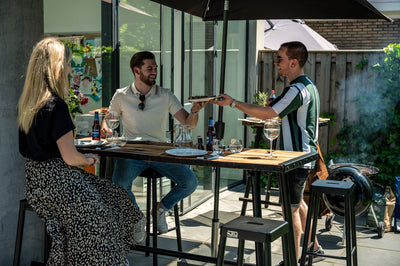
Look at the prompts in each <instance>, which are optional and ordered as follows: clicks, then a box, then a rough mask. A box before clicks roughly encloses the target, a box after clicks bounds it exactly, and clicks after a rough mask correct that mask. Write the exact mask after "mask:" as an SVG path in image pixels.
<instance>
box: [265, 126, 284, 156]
mask: <svg viewBox="0 0 400 266" xmlns="http://www.w3.org/2000/svg"><path fill="white" fill-rule="evenodd" d="M279 132H280V123H279V121H278V120H274V119H267V120H265V123H264V135H265V137H266V138H267V139H269V141H270V145H269V148H270V155H269V156H268V158H272V141H273V140H274V139H276V138H278V136H279Z"/></svg>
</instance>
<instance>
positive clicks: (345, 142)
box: [334, 75, 400, 164]
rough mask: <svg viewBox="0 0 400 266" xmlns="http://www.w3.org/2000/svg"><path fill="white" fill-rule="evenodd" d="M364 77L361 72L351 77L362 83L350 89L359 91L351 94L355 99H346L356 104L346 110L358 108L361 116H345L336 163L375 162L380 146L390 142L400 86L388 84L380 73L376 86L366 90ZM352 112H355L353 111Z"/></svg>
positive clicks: (399, 96)
mask: <svg viewBox="0 0 400 266" xmlns="http://www.w3.org/2000/svg"><path fill="white" fill-rule="evenodd" d="M364 77H365V75H364ZM362 78H363V77H362V76H361V75H360V76H353V77H352V79H354V80H355V81H356V80H357V81H358V82H352V81H351V80H350V81H349V84H360V85H359V87H358V88H356V87H352V88H350V89H351V90H355V91H358V92H359V93H357V95H355V94H354V93H353V92H354V91H353V92H352V93H351V94H352V95H354V96H353V99H346V101H345V102H346V103H348V102H352V103H354V106H347V107H346V108H345V109H347V110H349V109H350V108H356V110H357V112H358V115H359V119H358V121H357V119H354V117H345V118H344V121H343V122H344V127H343V128H342V130H341V132H340V133H339V134H338V136H337V137H338V140H339V152H337V153H336V155H337V156H336V158H334V162H335V163H361V164H372V163H373V162H374V161H376V160H377V159H379V158H378V157H379V155H380V154H379V153H378V152H377V150H378V149H379V147H380V146H381V145H388V144H387V139H388V137H389V136H387V134H388V130H389V129H390V127H391V126H392V124H393V120H394V114H395V109H396V106H398V105H399V99H400V88H397V89H396V88H393V87H389V86H385V84H386V85H387V80H384V79H382V78H381V77H380V76H379V75H378V77H377V78H376V80H375V81H374V84H375V89H374V90H367V89H365V88H363V85H362V82H360V81H361V79H362ZM347 90H349V88H347ZM349 94H350V93H348V94H347V95H346V97H347V98H349V97H351V96H350V95H349ZM350 113H351V115H354V112H350ZM346 115H349V114H345V116H346ZM347 118H349V120H350V121H349V120H347ZM355 120H356V121H355Z"/></svg>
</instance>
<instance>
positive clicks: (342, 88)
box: [259, 50, 385, 154]
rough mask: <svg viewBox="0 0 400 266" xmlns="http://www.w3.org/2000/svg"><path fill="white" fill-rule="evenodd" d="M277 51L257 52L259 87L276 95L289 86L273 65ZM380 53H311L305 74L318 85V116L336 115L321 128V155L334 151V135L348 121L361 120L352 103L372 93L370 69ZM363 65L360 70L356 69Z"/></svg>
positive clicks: (373, 80) (335, 144)
mask: <svg viewBox="0 0 400 266" xmlns="http://www.w3.org/2000/svg"><path fill="white" fill-rule="evenodd" d="M274 53H276V51H271V50H261V51H259V88H260V90H262V91H265V92H269V91H270V90H271V89H275V92H276V94H277V95H279V94H280V93H281V92H282V89H283V88H284V87H285V86H287V85H288V82H287V80H286V78H281V77H278V75H277V73H278V72H277V69H276V67H275V65H274V63H273V55H274ZM384 57H385V54H384V52H383V50H379V51H377V50H372V51H371V50H368V51H365V50H362V51H359V50H351V51H310V52H309V57H308V62H307V63H306V66H305V74H306V75H308V76H309V77H310V78H311V79H312V80H313V81H314V83H315V84H316V85H317V88H318V91H319V96H320V101H321V114H322V113H331V114H335V115H336V124H335V125H329V126H325V127H322V128H321V130H320V134H319V142H320V146H321V149H322V153H323V154H327V153H328V152H329V151H334V150H335V149H336V147H337V143H335V141H334V140H335V139H336V135H337V133H339V132H340V130H341V129H342V127H343V122H344V121H345V120H347V121H348V122H349V123H350V124H352V123H354V122H356V121H358V120H359V119H360V117H359V114H358V110H357V105H356V104H355V102H356V101H357V98H358V96H359V95H361V94H365V93H374V91H375V90H376V82H375V78H376V73H375V72H373V71H372V70H371V69H370V67H371V66H372V65H375V64H376V63H378V62H379V60H380V59H383V58H384ZM361 62H364V65H363V67H360V66H357V65H358V64H360V63H361Z"/></svg>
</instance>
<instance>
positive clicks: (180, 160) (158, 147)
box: [78, 141, 318, 173]
mask: <svg viewBox="0 0 400 266" xmlns="http://www.w3.org/2000/svg"><path fill="white" fill-rule="evenodd" d="M173 148H174V147H173V144H171V143H162V142H150V141H146V142H128V143H127V144H126V145H125V146H124V147H121V148H120V149H107V146H106V147H102V148H97V149H96V148H86V147H85V148H84V147H80V148H78V150H79V151H81V152H84V153H89V152H90V153H96V154H98V155H99V156H109V157H119V158H130V159H136V160H144V161H157V162H165V163H175V164H186V165H201V166H211V167H220V168H236V169H244V170H256V171H272V172H280V173H286V172H288V171H290V170H292V169H294V168H298V167H300V166H302V165H304V164H306V163H308V162H311V161H315V160H316V159H317V155H318V154H317V153H316V152H314V153H305V152H292V151H282V150H274V151H273V154H274V155H276V156H275V157H274V158H273V159H267V158H266V157H267V156H268V153H269V151H268V150H265V149H244V150H243V151H242V152H241V153H230V152H225V154H223V155H222V156H221V157H220V158H216V159H204V156H200V157H181V156H173V155H170V154H167V153H166V152H165V151H166V150H169V149H173ZM210 153H211V152H208V154H210Z"/></svg>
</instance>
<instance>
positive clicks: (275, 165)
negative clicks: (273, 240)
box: [78, 141, 318, 265]
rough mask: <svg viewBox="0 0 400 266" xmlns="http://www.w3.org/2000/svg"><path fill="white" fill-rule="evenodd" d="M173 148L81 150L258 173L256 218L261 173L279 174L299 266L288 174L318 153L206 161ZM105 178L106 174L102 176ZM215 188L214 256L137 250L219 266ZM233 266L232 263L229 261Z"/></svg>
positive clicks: (248, 154) (259, 153)
mask: <svg viewBox="0 0 400 266" xmlns="http://www.w3.org/2000/svg"><path fill="white" fill-rule="evenodd" d="M172 148H173V146H172V144H170V143H160V142H151V141H139V142H130V141H128V143H127V144H126V145H125V146H124V147H121V148H120V149H107V146H105V147H104V146H103V147H98V148H95V147H79V148H78V150H79V151H81V152H83V153H95V154H98V155H99V156H102V158H103V157H111V158H130V159H136V160H144V161H154V162H163V163H173V164H185V165H199V166H209V167H216V168H234V169H240V170H251V171H253V172H254V174H253V175H252V179H253V180H252V181H253V182H252V184H253V197H252V201H253V206H254V210H253V215H254V216H255V217H261V216H262V213H261V195H260V173H261V172H263V171H269V172H276V173H278V174H279V178H278V184H279V193H280V195H281V198H282V205H283V212H284V217H285V220H286V221H287V222H288V224H289V254H290V257H289V258H288V260H287V262H288V265H297V259H296V254H295V244H294V235H293V225H292V224H293V223H292V215H291V209H290V195H289V193H288V192H289V178H288V173H289V172H290V171H291V170H293V169H296V168H298V167H301V166H302V165H304V164H306V163H308V162H311V161H315V160H316V159H317V157H318V153H316V152H313V153H304V152H292V151H281V150H276V151H273V154H274V155H276V158H273V159H266V157H267V154H268V151H267V150H265V149H245V150H244V151H242V152H241V153H229V152H228V153H225V154H224V156H221V157H219V158H217V159H206V158H205V157H203V156H202V157H181V156H171V155H169V154H168V153H166V151H167V150H169V149H172ZM101 175H102V174H101ZM214 183H215V187H214V190H213V193H214V195H213V197H214V210H213V220H212V231H211V234H212V245H211V256H203V255H197V254H192V253H185V252H179V251H174V250H167V249H161V248H157V249H154V248H151V247H144V246H139V245H137V246H134V247H133V249H135V250H141V251H147V252H154V253H157V254H161V255H167V256H172V257H177V258H186V259H191V260H197V261H204V262H210V263H216V257H215V256H216V254H217V253H216V250H217V243H218V241H217V240H218V229H219V218H218V212H219V182H218V180H216V182H214ZM260 252H261V250H260V246H258V247H256V254H257V256H259V255H261V253H260ZM228 263H229V262H228Z"/></svg>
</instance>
